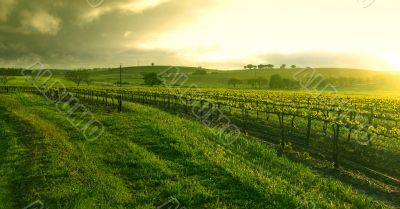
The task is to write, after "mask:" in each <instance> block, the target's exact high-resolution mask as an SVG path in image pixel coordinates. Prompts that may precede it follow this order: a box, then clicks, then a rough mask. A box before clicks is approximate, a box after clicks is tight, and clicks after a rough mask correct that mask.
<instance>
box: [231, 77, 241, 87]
mask: <svg viewBox="0 0 400 209" xmlns="http://www.w3.org/2000/svg"><path fill="white" fill-rule="evenodd" d="M241 83H242V81H241V80H239V79H237V78H231V79H229V80H228V84H229V85H232V86H233V88H236V86H237V85H239V84H241Z"/></svg>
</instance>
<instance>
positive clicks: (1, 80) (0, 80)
mask: <svg viewBox="0 0 400 209" xmlns="http://www.w3.org/2000/svg"><path fill="white" fill-rule="evenodd" d="M14 79H15V77H13V76H6V75H4V76H0V83H1V84H3V85H7V83H8V82H9V81H11V80H14Z"/></svg>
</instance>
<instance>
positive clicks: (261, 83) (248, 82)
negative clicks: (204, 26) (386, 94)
mask: <svg viewBox="0 0 400 209" xmlns="http://www.w3.org/2000/svg"><path fill="white" fill-rule="evenodd" d="M306 81H307V79H306V80H305V81H300V82H306ZM300 82H299V81H295V80H291V79H289V78H284V77H282V76H281V75H279V74H274V75H272V76H271V77H270V78H269V79H266V78H262V77H259V78H252V79H245V80H241V79H238V78H230V79H229V80H228V83H227V84H228V85H229V86H231V87H233V88H239V87H241V88H251V89H280V90H298V89H302V88H301V85H300ZM383 82H384V80H382V79H380V78H355V77H329V78H324V79H322V80H316V81H315V82H314V83H311V84H308V85H309V86H310V88H313V87H317V88H318V87H321V88H323V87H326V86H328V85H332V86H335V87H339V88H346V87H354V86H356V85H363V84H365V85H367V84H372V85H373V84H382V83H383Z"/></svg>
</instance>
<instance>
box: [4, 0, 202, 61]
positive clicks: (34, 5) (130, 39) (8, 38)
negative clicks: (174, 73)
mask: <svg viewBox="0 0 400 209" xmlns="http://www.w3.org/2000/svg"><path fill="white" fill-rule="evenodd" d="M206 2H207V1H200V0H198V1H197V0H195V1H190V2H187V1H185V2H181V1H169V0H159V1H146V0H112V1H111V0H105V1H104V3H103V4H102V5H101V6H100V7H97V8H93V7H91V5H90V4H89V3H88V2H87V1H86V0H71V1H66V0H38V1H32V0H0V5H1V6H0V8H1V9H0V12H1V13H0V14H1V15H0V56H1V57H0V65H1V66H2V67H23V66H26V65H29V64H30V63H31V62H33V61H35V59H40V60H41V62H43V63H46V64H47V66H48V67H54V68H74V67H79V66H91V67H96V66H99V67H100V66H113V65H117V64H118V63H124V64H125V65H136V64H137V63H140V62H141V64H145V63H146V64H147V62H159V63H160V64H161V63H163V64H169V63H173V62H176V61H178V58H177V57H176V54H175V53H173V52H169V51H162V50H151V51H149V50H140V49H137V48H135V46H134V45H132V43H134V42H135V40H138V39H139V38H140V37H143V36H145V35H146V34H149V33H157V31H158V30H162V29H163V28H169V27H175V26H176V24H178V23H179V22H180V21H179V20H182V19H184V18H185V17H188V16H190V14H191V12H192V11H191V9H190V8H196V7H201V6H206V5H207V3H206ZM128 46H129V47H128ZM32 60H33V61H32ZM21 65H23V66H21Z"/></svg>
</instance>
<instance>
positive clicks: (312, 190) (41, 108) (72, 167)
mask: <svg viewBox="0 0 400 209" xmlns="http://www.w3.org/2000/svg"><path fill="white" fill-rule="evenodd" d="M88 107H89V108H90V110H91V111H92V112H93V113H94V115H95V117H96V118H97V119H98V120H100V121H101V122H102V123H103V124H104V125H105V127H106V131H105V133H104V134H103V135H102V136H101V137H100V138H99V139H98V140H96V141H94V142H87V141H85V140H84V138H83V137H82V135H81V134H80V133H79V132H77V131H76V130H75V129H74V127H73V126H72V125H70V123H69V122H68V121H67V120H66V118H64V117H63V116H62V115H61V114H60V113H58V112H57V110H56V108H55V105H54V103H52V102H49V101H47V100H44V99H43V98H41V97H39V96H36V95H31V94H11V95H1V96H0V115H1V117H0V130H1V132H0V139H1V141H0V151H1V152H0V173H2V175H1V176H0V187H1V190H0V191H1V192H0V202H1V203H2V204H1V205H2V206H1V207H0V208H5V209H7V208H23V207H24V206H26V205H29V203H32V202H34V201H36V200H40V201H41V202H42V203H43V204H44V205H45V207H46V208H155V207H157V206H160V205H163V203H165V202H167V201H168V200H169V198H171V197H174V198H176V199H177V200H178V201H179V202H180V206H181V207H186V208H313V207H314V206H315V207H314V208H374V209H375V208H393V207H394V206H390V205H388V204H386V203H383V202H381V201H379V200H376V199H374V198H372V197H368V196H366V195H364V194H362V192H361V191H355V190H354V189H352V188H351V187H349V186H346V185H344V184H343V183H340V182H339V181H337V180H333V179H329V178H326V177H323V176H321V175H319V174H318V173H317V172H315V171H312V170H310V169H309V168H306V167H304V166H302V165H300V164H298V163H294V162H291V161H289V160H287V159H286V158H280V157H277V156H276V152H275V151H274V150H272V149H271V148H269V147H267V146H266V145H263V144H261V143H259V142H257V141H255V140H253V139H251V138H249V137H247V136H241V137H240V138H239V140H237V141H236V142H235V143H234V144H232V145H226V144H224V143H222V142H221V141H220V140H219V137H217V136H216V135H215V134H213V133H214V132H213V131H212V130H210V129H209V128H207V127H206V126H204V125H202V124H201V123H199V122H194V121H189V120H186V119H182V118H180V117H178V116H174V115H170V114H168V113H166V112H162V111H160V110H157V109H154V108H150V107H145V106H142V105H138V104H129V105H127V106H126V108H127V111H126V112H125V113H122V114H120V113H116V112H113V111H110V110H108V109H103V108H98V107H93V106H88ZM224 137H230V136H224Z"/></svg>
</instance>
